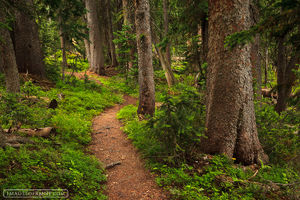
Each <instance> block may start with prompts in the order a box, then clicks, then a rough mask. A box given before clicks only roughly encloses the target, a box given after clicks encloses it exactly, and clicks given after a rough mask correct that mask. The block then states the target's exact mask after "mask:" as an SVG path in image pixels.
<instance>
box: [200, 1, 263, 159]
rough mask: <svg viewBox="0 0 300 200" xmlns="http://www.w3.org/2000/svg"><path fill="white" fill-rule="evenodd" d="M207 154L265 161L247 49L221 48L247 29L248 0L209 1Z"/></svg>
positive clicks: (205, 143)
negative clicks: (227, 37) (226, 39)
mask: <svg viewBox="0 0 300 200" xmlns="http://www.w3.org/2000/svg"><path fill="white" fill-rule="evenodd" d="M209 13H210V14H209V51H208V74H207V115H206V129H207V131H206V136H207V139H203V140H202V148H203V150H204V151H205V152H206V153H212V154H215V153H218V154H222V153H224V154H225V155H227V156H228V157H234V158H236V159H237V161H239V162H242V163H243V164H252V163H260V160H262V161H263V162H265V161H267V160H268V158H267V156H266V155H265V154H264V151H263V149H262V147H261V144H260V142H259V140H258V135H257V129H256V121H255V113H254V104H253V88H252V75H251V63H250V48H249V45H245V46H243V47H240V46H237V47H234V48H233V49H232V50H229V49H226V48H225V47H224V41H225V38H226V36H228V35H230V34H232V33H234V32H237V31H242V30H246V29H248V28H249V26H250V19H249V18H250V13H249V0H243V1H241V0H210V1H209Z"/></svg>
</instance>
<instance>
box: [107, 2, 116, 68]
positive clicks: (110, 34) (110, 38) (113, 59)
mask: <svg viewBox="0 0 300 200" xmlns="http://www.w3.org/2000/svg"><path fill="white" fill-rule="evenodd" d="M106 15H107V16H106V18H107V28H108V30H107V33H108V43H109V49H110V57H111V65H112V66H113V67H116V66H118V61H117V56H116V48H115V44H114V43H113V40H114V35H113V27H112V19H111V8H110V0H106Z"/></svg>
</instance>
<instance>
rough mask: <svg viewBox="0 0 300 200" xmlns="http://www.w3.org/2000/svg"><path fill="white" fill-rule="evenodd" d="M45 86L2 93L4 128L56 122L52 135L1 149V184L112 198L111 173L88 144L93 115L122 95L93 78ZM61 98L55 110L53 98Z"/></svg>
mask: <svg viewBox="0 0 300 200" xmlns="http://www.w3.org/2000/svg"><path fill="white" fill-rule="evenodd" d="M68 80H69V81H68V83H62V82H57V84H56V88H53V89H51V90H49V91H43V90H42V89H41V88H40V87H38V86H35V85H34V84H32V83H31V82H26V83H25V84H24V85H23V86H22V92H21V94H20V95H12V94H7V93H5V92H4V89H3V87H2V89H1V91H0V93H1V97H0V101H1V103H0V112H1V115H0V122H1V124H2V127H3V128H10V127H15V126H18V125H21V127H27V128H40V127H47V126H50V127H54V128H55V129H56V131H55V133H54V134H52V135H51V136H49V137H47V138H41V137H32V140H33V141H34V143H32V144H31V143H29V144H24V145H22V146H21V147H20V148H12V147H5V148H3V149H2V148H0V189H1V191H2V190H3V189H6V188H9V189H14V188H15V189H46V188H47V189H50V188H52V189H59V188H60V189H68V191H69V195H70V197H69V199H78V200H79V199H106V198H107V197H106V196H105V195H104V194H103V193H102V192H103V190H104V188H103V185H104V182H105V181H106V176H105V174H104V173H103V168H102V167H101V166H100V164H99V162H98V161H97V160H96V158H94V157H93V156H91V155H89V153H88V150H87V148H86V145H87V144H89V143H90V141H91V125H92V123H91V120H92V118H93V117H94V116H95V115H97V114H99V113H100V112H102V111H103V110H104V109H105V108H107V107H109V106H113V105H114V104H115V103H120V102H122V96H121V95H117V94H115V93H114V92H113V91H112V90H111V89H108V88H106V87H103V86H101V85H98V84H96V83H94V82H91V81H86V80H85V81H84V80H77V79H74V78H70V79H68ZM53 99H55V100H56V101H57V103H58V107H57V108H56V109H49V108H48V106H49V102H50V100H53Z"/></svg>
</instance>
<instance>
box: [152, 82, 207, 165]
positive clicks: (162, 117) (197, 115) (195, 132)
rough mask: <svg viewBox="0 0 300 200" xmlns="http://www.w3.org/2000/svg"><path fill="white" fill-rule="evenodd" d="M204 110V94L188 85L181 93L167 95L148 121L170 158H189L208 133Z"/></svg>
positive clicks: (153, 135) (174, 159)
mask: <svg viewBox="0 0 300 200" xmlns="http://www.w3.org/2000/svg"><path fill="white" fill-rule="evenodd" d="M204 112H205V109H204V105H203V104H202V103H201V98H200V95H199V94H198V93H197V92H196V91H195V90H191V89H190V88H184V89H183V90H182V91H181V94H180V95H178V96H174V97H171V96H169V95H166V96H165V98H164V100H163V104H162V106H161V107H160V108H159V109H158V111H157V113H156V115H155V117H154V118H153V119H151V120H150V121H149V123H148V124H147V125H148V127H149V129H151V131H150V134H151V136H152V137H154V138H156V139H157V140H158V141H159V142H160V144H161V146H162V147H163V150H164V152H165V156H169V157H168V159H169V161H171V162H174V161H175V162H176V160H182V159H183V160H185V159H187V158H189V157H190V156H192V155H193V154H194V153H196V149H197V145H198V144H199V142H200V139H201V137H202V136H203V133H204V116H205V115H204ZM174 164H175V163H174Z"/></svg>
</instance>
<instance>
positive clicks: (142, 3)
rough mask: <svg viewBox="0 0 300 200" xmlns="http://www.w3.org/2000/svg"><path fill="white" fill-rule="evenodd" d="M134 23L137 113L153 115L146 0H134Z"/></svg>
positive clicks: (148, 23) (148, 14) (149, 34)
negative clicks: (136, 64)
mask: <svg viewBox="0 0 300 200" xmlns="http://www.w3.org/2000/svg"><path fill="white" fill-rule="evenodd" d="M135 25H136V33H137V49H138V66H139V85H140V91H139V107H138V111H137V112H138V114H139V115H142V116H144V115H147V114H148V115H151V116H152V115H153V114H154V111H155V87H154V77H153V76H154V74H153V66H152V43H151V30H150V5H149V1H148V0H135Z"/></svg>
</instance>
